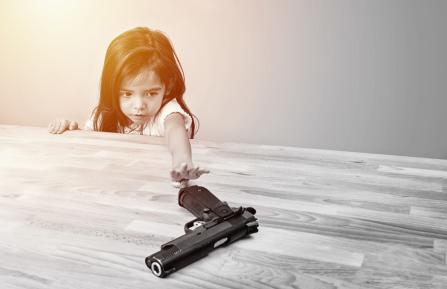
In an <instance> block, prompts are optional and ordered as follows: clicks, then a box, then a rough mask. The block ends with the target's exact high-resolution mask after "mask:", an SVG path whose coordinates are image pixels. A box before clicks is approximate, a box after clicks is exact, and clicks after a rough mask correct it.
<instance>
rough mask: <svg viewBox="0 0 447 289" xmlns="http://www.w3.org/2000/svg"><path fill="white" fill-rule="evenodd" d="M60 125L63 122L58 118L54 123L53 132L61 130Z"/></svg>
mask: <svg viewBox="0 0 447 289" xmlns="http://www.w3.org/2000/svg"><path fill="white" fill-rule="evenodd" d="M60 127H61V122H60V121H59V120H57V121H56V122H55V124H54V129H53V132H54V133H57V131H58V130H59V128H60Z"/></svg>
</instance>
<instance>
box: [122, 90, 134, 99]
mask: <svg viewBox="0 0 447 289" xmlns="http://www.w3.org/2000/svg"><path fill="white" fill-rule="evenodd" d="M131 95H132V93H130V92H128V91H123V92H121V96H122V97H126V98H127V97H130V96H131Z"/></svg>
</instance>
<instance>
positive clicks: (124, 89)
mask: <svg viewBox="0 0 447 289" xmlns="http://www.w3.org/2000/svg"><path fill="white" fill-rule="evenodd" d="M160 89H161V87H159V86H156V87H152V88H148V89H145V90H144V91H153V90H160ZM120 90H121V91H129V92H133V90H131V89H128V88H121V89H120Z"/></svg>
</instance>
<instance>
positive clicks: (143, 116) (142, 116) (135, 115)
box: [132, 114, 147, 120]
mask: <svg viewBox="0 0 447 289" xmlns="http://www.w3.org/2000/svg"><path fill="white" fill-rule="evenodd" d="M132 118H134V119H136V120H142V119H145V118H147V115H145V114H133V115H132Z"/></svg>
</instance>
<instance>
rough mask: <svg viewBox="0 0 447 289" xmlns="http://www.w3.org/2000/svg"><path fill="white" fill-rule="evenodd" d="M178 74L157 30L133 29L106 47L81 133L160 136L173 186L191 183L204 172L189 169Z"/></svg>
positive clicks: (190, 123)
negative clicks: (96, 96)
mask: <svg viewBox="0 0 447 289" xmlns="http://www.w3.org/2000/svg"><path fill="white" fill-rule="evenodd" d="M184 92H185V80H184V74H183V69H182V66H181V64H180V61H179V59H178V57H177V54H176V53H175V51H174V49H173V47H172V45H171V43H170V41H169V40H168V38H167V37H166V36H165V35H164V34H163V33H162V32H160V31H155V30H151V29H149V28H145V27H137V28H134V29H132V30H129V31H126V32H124V33H122V34H121V35H119V36H118V37H116V38H115V39H114V40H113V41H112V42H111V43H110V45H109V47H108V49H107V53H106V57H105V61H104V67H103V71H102V77H101V90H100V99H99V104H98V106H97V107H96V108H95V109H94V110H93V112H92V117H91V118H90V119H89V120H88V121H87V123H86V124H85V127H84V129H85V130H94V131H106V132H118V133H128V134H142V135H151V136H164V137H165V139H166V144H167V148H168V150H169V152H170V153H171V156H172V170H171V172H170V174H171V178H172V180H173V182H174V185H176V186H179V184H180V182H181V181H187V180H189V179H197V178H198V177H200V176H201V175H202V174H204V173H209V171H208V170H205V169H201V168H200V167H198V166H194V165H193V163H192V158H191V144H190V143H189V137H188V136H190V137H191V138H194V134H195V133H196V131H195V127H196V125H195V120H194V115H193V114H192V113H191V111H190V110H189V108H188V107H187V105H186V103H185V101H184V100H183V93H184ZM75 129H78V123H77V122H75V121H69V120H54V121H52V122H51V123H50V124H49V127H48V131H49V132H50V133H54V134H59V133H63V132H64V131H66V130H75Z"/></svg>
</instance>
